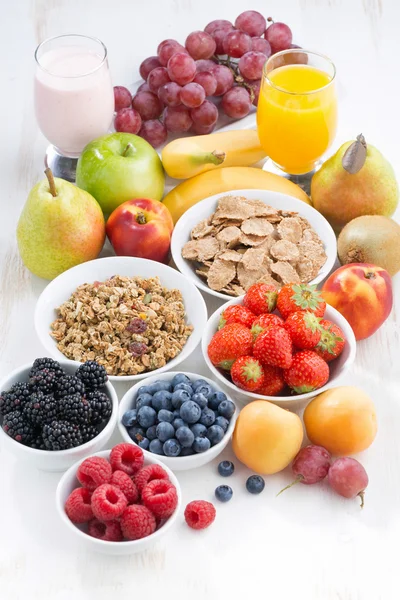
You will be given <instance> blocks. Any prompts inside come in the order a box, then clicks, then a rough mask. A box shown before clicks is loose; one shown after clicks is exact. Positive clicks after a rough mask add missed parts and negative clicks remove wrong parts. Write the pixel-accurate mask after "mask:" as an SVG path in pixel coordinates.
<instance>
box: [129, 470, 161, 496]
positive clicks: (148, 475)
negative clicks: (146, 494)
mask: <svg viewBox="0 0 400 600" xmlns="http://www.w3.org/2000/svg"><path fill="white" fill-rule="evenodd" d="M154 479H167V480H169V477H168V473H167V472H166V471H165V470H164V469H163V468H162V466H161V465H157V464H151V465H147V466H146V467H143V468H142V469H140V471H139V473H136V475H135V476H134V478H133V481H134V482H135V484H136V487H137V489H138V491H139V493H140V494H141V493H142V490H143V488H144V486H145V485H147V484H148V483H149V482H150V481H153V480H154Z"/></svg>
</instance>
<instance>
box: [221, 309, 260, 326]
mask: <svg viewBox="0 0 400 600" xmlns="http://www.w3.org/2000/svg"><path fill="white" fill-rule="evenodd" d="M256 318H257V317H256V315H255V314H254V313H252V312H251V310H249V309H248V308H246V307H245V306H241V305H240V304H234V305H233V306H228V308H226V309H225V310H224V311H223V313H222V314H221V317H220V319H219V323H218V329H222V327H225V325H227V324H228V323H241V324H242V325H244V326H245V327H249V328H250V327H251V326H252V324H253V321H254V319H256Z"/></svg>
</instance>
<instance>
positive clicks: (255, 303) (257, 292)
mask: <svg viewBox="0 0 400 600" xmlns="http://www.w3.org/2000/svg"><path fill="white" fill-rule="evenodd" d="M277 298H278V288H277V287H275V286H274V285H271V284H269V283H255V284H254V285H252V286H251V287H249V289H248V290H247V292H246V294H245V296H244V298H243V305H244V306H245V307H246V308H248V309H249V310H251V312H252V313H254V314H255V315H262V314H264V313H271V312H272V311H273V310H275V307H276V301H277Z"/></svg>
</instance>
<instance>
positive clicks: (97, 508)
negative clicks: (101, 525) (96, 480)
mask: <svg viewBox="0 0 400 600" xmlns="http://www.w3.org/2000/svg"><path fill="white" fill-rule="evenodd" d="M127 506H128V500H127V499H126V498H125V495H124V494H123V493H122V491H121V490H120V489H119V488H118V487H117V486H116V485H111V484H110V483H103V485H100V486H99V487H98V488H96V489H95V490H94V492H93V495H92V511H93V514H94V516H95V517H97V519H99V521H113V520H114V519H117V518H118V517H120V516H121V515H122V513H123V512H124V510H125V509H126V507H127Z"/></svg>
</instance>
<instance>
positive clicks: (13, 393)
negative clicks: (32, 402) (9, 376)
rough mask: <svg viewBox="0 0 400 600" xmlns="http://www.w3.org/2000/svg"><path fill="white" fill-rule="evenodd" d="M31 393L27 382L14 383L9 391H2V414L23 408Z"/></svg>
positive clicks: (0, 400) (0, 394)
mask: <svg viewBox="0 0 400 600" xmlns="http://www.w3.org/2000/svg"><path fill="white" fill-rule="evenodd" d="M30 395H31V390H30V389H29V386H28V384H27V383H14V385H13V386H12V387H11V388H10V389H9V390H8V391H7V392H1V393H0V415H3V416H4V415H7V414H9V413H10V412H12V411H14V410H17V409H19V408H21V407H22V406H23V405H24V404H25V403H26V402H27V400H28V398H29V396H30Z"/></svg>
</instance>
